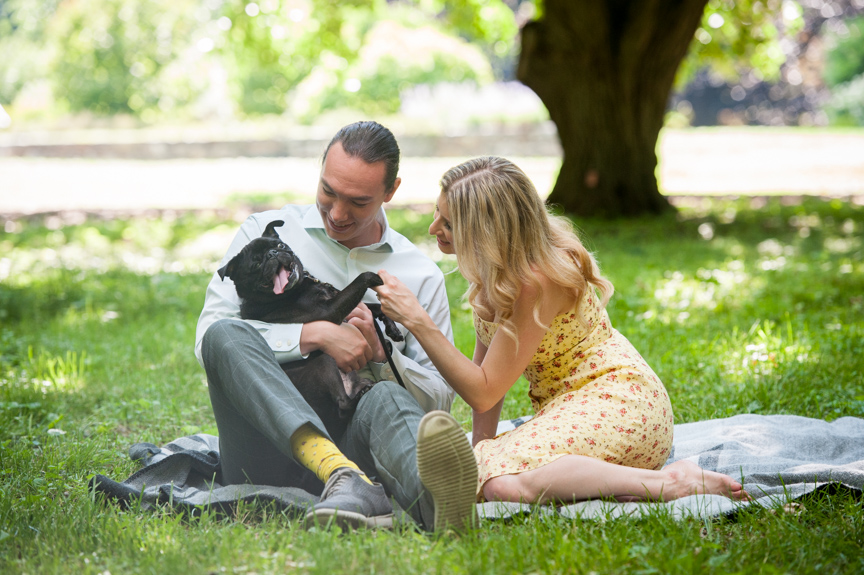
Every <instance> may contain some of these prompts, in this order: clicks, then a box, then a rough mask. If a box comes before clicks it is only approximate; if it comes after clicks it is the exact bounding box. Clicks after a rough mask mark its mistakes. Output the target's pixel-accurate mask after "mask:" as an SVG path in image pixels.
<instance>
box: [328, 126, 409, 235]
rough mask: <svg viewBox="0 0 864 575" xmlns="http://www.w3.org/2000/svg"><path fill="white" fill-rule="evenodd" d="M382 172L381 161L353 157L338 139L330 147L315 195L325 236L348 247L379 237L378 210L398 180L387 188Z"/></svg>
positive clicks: (394, 190) (383, 170)
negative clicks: (370, 162) (369, 161)
mask: <svg viewBox="0 0 864 575" xmlns="http://www.w3.org/2000/svg"><path fill="white" fill-rule="evenodd" d="M385 173H386V166H385V164H384V162H375V163H374V164H367V163H366V162H364V161H363V160H361V159H360V158H352V157H351V156H349V155H348V154H346V153H345V149H344V148H343V147H342V143H341V142H336V143H335V144H333V145H332V146H331V147H330V150H329V151H328V152H327V158H326V159H325V160H324V166H323V167H322V168H321V179H320V181H319V182H318V193H317V195H316V197H315V201H316V204H317V206H318V212H319V213H320V214H321V219H322V220H323V221H324V229H325V230H326V231H327V235H328V236H330V237H331V238H333V239H334V240H336V241H337V242H339V243H340V244H342V245H343V246H345V247H347V248H356V247H359V246H368V245H370V244H374V243H377V242H379V241H380V240H381V232H382V230H381V226H380V224H379V223H378V220H377V216H378V211H379V210H380V209H381V205H382V204H383V203H384V202H389V201H390V199H391V198H392V197H393V194H394V193H395V192H396V188H398V187H399V184H400V183H401V180H400V179H399V178H396V183H395V184H394V186H393V189H392V190H386V189H385V188H384V176H385Z"/></svg>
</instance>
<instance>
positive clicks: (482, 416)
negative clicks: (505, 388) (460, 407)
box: [471, 338, 507, 446]
mask: <svg viewBox="0 0 864 575" xmlns="http://www.w3.org/2000/svg"><path fill="white" fill-rule="evenodd" d="M487 350H488V348H487V347H486V345H485V344H484V343H483V342H482V341H480V339H479V338H477V341H476V343H475V344H474V360H473V361H474V364H475V365H482V364H483V358H485V357H486V351H487ZM504 397H507V395H506V394H505V395H504ZM504 397H502V398H501V400H500V401H499V402H498V403H497V404H495V407H493V408H492V409H490V410H489V411H486V412H479V411H475V410H471V445H472V446H474V445H477V444H478V443H480V442H481V441H483V440H484V439H491V438H493V437H495V433H496V431H497V430H498V418H499V417H500V416H501V407H502V406H503V405H504Z"/></svg>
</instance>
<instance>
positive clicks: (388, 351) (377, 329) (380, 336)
mask: <svg viewBox="0 0 864 575" xmlns="http://www.w3.org/2000/svg"><path fill="white" fill-rule="evenodd" d="M372 323H373V324H375V333H377V334H378V341H380V342H381V347H383V348H384V355H386V356H387V363H389V364H390V369H392V370H393V376H394V377H395V378H396V382H397V383H398V384H399V385H401V386H402V387H403V388H405V389H408V388H407V387H405V382H404V381H402V376H401V375H399V372H398V371H397V370H396V364H394V363H393V355H392V350H393V344H392V343H390V341H389V340H387V339H384V334H383V333H381V326H379V325H378V320H377V319H375V318H374V317H373V318H372Z"/></svg>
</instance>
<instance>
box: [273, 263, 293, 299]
mask: <svg viewBox="0 0 864 575" xmlns="http://www.w3.org/2000/svg"><path fill="white" fill-rule="evenodd" d="M290 277H291V272H289V271H288V270H286V269H285V268H282V269H280V270H279V273H278V274H276V277H275V278H273V293H275V294H277V295H278V294H281V293H282V292H284V291H285V286H287V285H288V279H289V278H290Z"/></svg>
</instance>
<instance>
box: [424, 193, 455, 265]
mask: <svg viewBox="0 0 864 575" xmlns="http://www.w3.org/2000/svg"><path fill="white" fill-rule="evenodd" d="M429 234H430V235H433V236H435V237H436V238H437V239H438V249H439V250H441V251H442V252H443V253H445V254H455V253H456V250H454V249H453V230H452V229H451V228H450V211H449V210H448V209H447V198H446V197H445V196H444V193H443V192H442V193H441V195H439V196H438V203H437V204H436V205H435V217H434V219H433V220H432V225H430V226H429Z"/></svg>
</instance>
